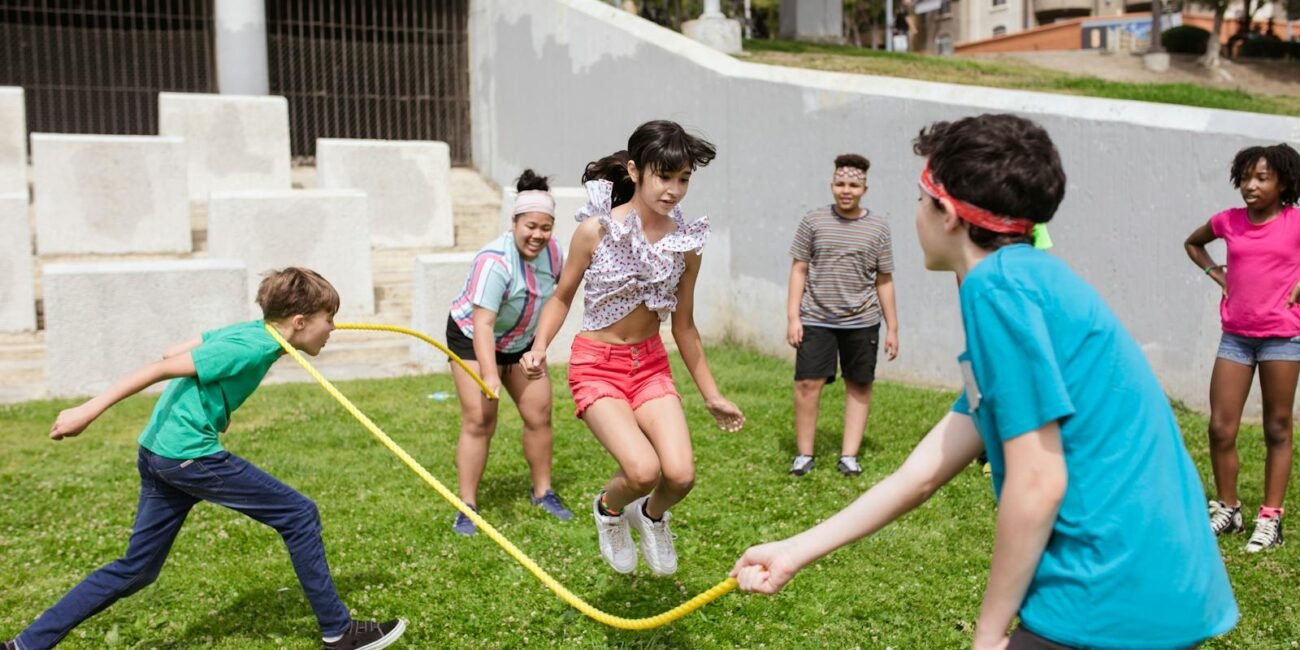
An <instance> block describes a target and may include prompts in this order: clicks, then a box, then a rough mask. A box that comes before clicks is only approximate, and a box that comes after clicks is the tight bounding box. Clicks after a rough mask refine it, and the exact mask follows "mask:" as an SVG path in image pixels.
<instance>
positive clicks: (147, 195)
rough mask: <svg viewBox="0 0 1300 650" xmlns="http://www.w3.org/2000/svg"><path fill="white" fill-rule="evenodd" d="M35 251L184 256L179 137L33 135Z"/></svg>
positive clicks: (186, 235) (185, 216) (186, 233)
mask: <svg viewBox="0 0 1300 650" xmlns="http://www.w3.org/2000/svg"><path fill="white" fill-rule="evenodd" d="M32 163H33V181H34V192H33V199H34V202H35V204H36V248H37V251H38V252H40V253H41V254H50V253H188V252H190V250H191V249H192V246H193V243H192V238H191V235H190V207H189V201H188V200H187V198H186V197H187V196H188V193H187V190H186V180H185V143H184V141H183V140H182V139H181V138H175V137H153V136H121V135H56V134H51V133H33V134H32Z"/></svg>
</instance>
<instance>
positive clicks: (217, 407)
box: [140, 320, 284, 460]
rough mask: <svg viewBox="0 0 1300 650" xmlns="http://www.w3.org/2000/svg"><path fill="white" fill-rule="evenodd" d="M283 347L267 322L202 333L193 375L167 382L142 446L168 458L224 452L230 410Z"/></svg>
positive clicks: (249, 392)
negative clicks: (271, 332) (221, 435)
mask: <svg viewBox="0 0 1300 650" xmlns="http://www.w3.org/2000/svg"><path fill="white" fill-rule="evenodd" d="M283 352H284V351H283V350H282V349H281V348H280V344H278V343H276V342H275V339H273V338H271V335H270V334H269V333H267V331H266V329H265V327H264V325H263V321H260V320H255V321H249V322H247V323H237V324H235V325H230V326H228V327H223V328H221V329H216V330H212V331H210V332H204V333H203V343H202V344H201V345H199V346H198V347H196V348H194V349H193V350H192V351H190V355H191V356H193V358H194V370H195V376H193V377H177V378H176V379H173V380H171V382H170V383H168V384H167V388H166V389H165V390H163V394H162V397H160V398H158V403H157V404H156V405H155V406H154V408H153V415H152V416H150V418H149V424H148V425H147V426H145V428H144V432H143V433H141V434H140V446H141V447H144V448H145V449H148V450H149V451H151V452H153V453H155V454H158V455H159V456H162V457H164V458H171V459H173V460H189V459H191V458H199V457H202V456H208V455H211V454H215V453H218V452H220V451H222V447H221V442H220V441H219V440H218V435H219V434H220V433H221V432H222V431H225V430H226V426H227V425H229V424H230V414H231V413H233V412H234V411H235V409H237V408H239V405H241V404H243V403H244V400H246V399H248V396H249V395H252V394H253V391H255V390H257V386H258V384H260V383H262V378H263V377H265V376H266V372H267V371H268V370H270V369H271V365H272V364H274V363H275V362H276V360H277V359H279V358H280V355H281V354H282V353H283Z"/></svg>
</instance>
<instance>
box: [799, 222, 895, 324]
mask: <svg viewBox="0 0 1300 650" xmlns="http://www.w3.org/2000/svg"><path fill="white" fill-rule="evenodd" d="M790 255H791V256H793V257H794V259H795V260H797V261H800V262H807V263H808V280H807V282H805V283H804V288H803V298H801V299H800V301H799V320H800V321H801V322H802V323H803V324H805V325H816V326H820V327H833V328H838V329H849V328H857V327H870V326H872V325H875V324H877V323H879V322H880V299H879V298H878V297H877V296H876V274H877V273H893V272H894V252H893V248H892V244H891V241H890V237H889V224H887V223H885V220H884V219H881V218H880V217H879V216H877V215H876V214H875V213H874V212H871V211H870V210H868V211H867V212H866V214H865V215H864V216H862V217H860V218H858V219H845V218H843V217H841V216H839V215H838V214H836V213H835V210H834V209H833V207H832V206H830V205H827V206H824V207H820V208H817V209H815V210H813V211H811V212H809V213H808V214H806V215H804V217H803V220H802V221H800V222H799V229H798V230H796V231H795V235H794V243H792V244H790Z"/></svg>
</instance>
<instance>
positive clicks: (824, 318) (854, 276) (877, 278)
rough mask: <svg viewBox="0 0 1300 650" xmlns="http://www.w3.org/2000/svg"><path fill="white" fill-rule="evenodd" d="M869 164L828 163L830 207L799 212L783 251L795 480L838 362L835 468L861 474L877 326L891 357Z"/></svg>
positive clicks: (883, 244)
mask: <svg viewBox="0 0 1300 650" xmlns="http://www.w3.org/2000/svg"><path fill="white" fill-rule="evenodd" d="M870 167H871V163H870V161H868V160H867V159H866V158H863V157H862V156H859V155H857V154H844V155H842V156H838V157H836V158H835V173H834V175H833V176H832V177H831V195H832V197H833V198H834V202H833V203H831V204H830V205H826V206H823V207H820V208H817V209H814V210H812V211H811V212H809V213H808V214H805V215H804V217H803V220H802V221H800V222H799V229H798V230H797V231H796V232H795V237H794V242H793V243H792V244H791V245H790V256H791V257H793V258H794V262H793V263H792V264H791V266H790V289H789V294H788V298H787V300H786V317H787V320H788V323H789V324H788V327H787V330H786V341H787V342H788V343H789V344H790V345H791V347H793V348H795V349H796V350H797V352H796V355H795V372H794V425H795V444H796V446H797V448H798V455H797V456H795V458H794V463H793V464H792V465H791V467H790V473H791V474H793V475H794V476H803V475H804V474H807V473H808V472H809V471H811V470H812V468H813V466H814V459H813V443H814V440H815V437H816V435H817V410H818V407H819V406H820V402H821V393H822V387H823V386H825V385H826V384H828V383H830V382H833V381H835V374H836V357H837V355H838V358H839V365H840V366H842V367H843V370H842V374H843V375H844V387H845V388H844V392H845V399H844V440H843V442H842V443H841V446H840V460H839V463H838V465H837V468H838V469H839V470H840V473H842V474H844V475H845V476H857V475H858V474H861V473H862V468H861V466H860V465H858V448H859V447H860V446H861V444H862V436H863V434H864V433H865V431H866V428H867V414H868V411H869V409H870V407H871V384H872V382H873V381H874V380H875V374H876V353H877V350H878V349H879V343H880V323H881V320H882V319H883V320H884V322H885V326H886V329H885V354H887V355H888V357H889V359H890V360H891V361H892V360H893V359H894V358H895V357H897V356H898V311H897V309H896V308H895V303H894V280H893V273H894V254H893V250H892V248H891V243H890V236H889V225H888V224H887V223H885V220H884V219H883V218H882V217H881V216H880V215H877V214H876V213H874V212H872V211H870V210H868V209H866V208H864V207H862V205H861V204H862V196H863V195H864V194H866V192H867V170H868V169H869V168H870Z"/></svg>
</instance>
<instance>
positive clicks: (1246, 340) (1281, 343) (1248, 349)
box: [1218, 332, 1300, 367]
mask: <svg viewBox="0 0 1300 650" xmlns="http://www.w3.org/2000/svg"><path fill="white" fill-rule="evenodd" d="M1218 357H1219V358H1220V359H1227V360H1228V361H1235V362H1236V363H1240V364H1242V365H1245V366H1252V367H1253V366H1254V365H1255V364H1257V363H1259V362H1261V361H1300V336H1293V337H1290V338H1287V337H1285V336H1241V335H1240V334H1230V333H1228V332H1224V333H1223V338H1222V339H1221V340H1220V341H1219V354H1218Z"/></svg>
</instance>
